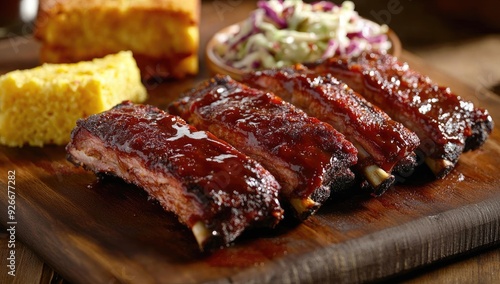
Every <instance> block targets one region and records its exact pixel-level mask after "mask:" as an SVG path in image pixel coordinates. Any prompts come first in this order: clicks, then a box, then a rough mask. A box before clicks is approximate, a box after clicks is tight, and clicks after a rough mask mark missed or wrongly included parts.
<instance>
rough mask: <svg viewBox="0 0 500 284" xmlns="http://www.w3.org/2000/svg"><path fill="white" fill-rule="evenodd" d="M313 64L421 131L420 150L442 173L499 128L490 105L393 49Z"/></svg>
mask: <svg viewBox="0 0 500 284" xmlns="http://www.w3.org/2000/svg"><path fill="white" fill-rule="evenodd" d="M307 66H308V67H309V68H310V69H312V70H314V71H315V72H318V73H319V74H331V75H332V76H335V77H336V78H338V79H340V80H342V81H344V82H345V83H347V84H348V85H349V86H350V87H351V88H353V89H354V90H356V91H357V92H359V93H361V94H362V95H363V96H364V97H365V98H366V99H367V100H368V101H370V102H372V103H373V104H375V105H377V106H378V107H380V108H381V109H382V110H384V111H385V112H386V113H387V114H389V115H390V116H391V117H392V118H393V119H395V120H397V121H399V122H401V123H403V124H404V125H405V126H406V127H408V128H409V129H411V130H413V131H414V132H415V133H417V135H418V137H419V138H420V147H419V153H421V154H422V156H423V158H424V160H425V163H426V164H427V165H428V166H429V168H430V169H431V170H432V171H433V172H434V174H435V175H436V177H437V178H442V177H444V176H446V175H447V174H448V173H449V172H450V171H451V170H452V169H453V168H454V167H455V164H456V163H457V161H458V159H459V157H460V155H461V154H462V153H463V152H465V151H469V150H474V149H477V148H478V147H480V146H481V145H482V144H483V143H484V142H485V140H486V139H487V137H488V136H489V134H490V133H491V131H492V129H493V120H492V118H491V116H490V115H489V114H488V111H487V110H484V109H481V108H476V107H474V105H473V103H472V102H469V101H465V100H463V99H462V98H460V97H459V96H456V95H455V94H453V93H452V92H451V90H450V89H449V88H447V87H443V86H439V85H437V84H436V83H434V82H432V81H431V79H430V78H428V77H426V76H424V75H422V74H420V73H418V72H416V71H414V70H412V69H410V67H409V66H408V64H407V63H402V62H399V61H398V60H397V58H396V57H394V56H391V55H389V54H381V53H377V52H363V53H362V54H361V55H360V56H357V57H351V58H349V57H343V56H338V57H332V58H329V59H326V60H323V61H320V62H316V63H312V64H307Z"/></svg>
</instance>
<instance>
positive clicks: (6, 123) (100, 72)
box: [0, 51, 147, 147]
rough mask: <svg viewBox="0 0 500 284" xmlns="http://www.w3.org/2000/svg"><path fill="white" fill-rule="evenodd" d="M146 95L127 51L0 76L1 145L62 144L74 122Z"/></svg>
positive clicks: (138, 99)
mask: <svg viewBox="0 0 500 284" xmlns="http://www.w3.org/2000/svg"><path fill="white" fill-rule="evenodd" d="M146 97H147V94H146V89H145V88H144V86H143V85H142V83H141V78H140V72H139V69H138V68H137V64H136V62H135V60H134V58H133V57H132V52H130V51H122V52H119V53H117V54H113V55H108V56H106V57H104V58H100V59H94V60H92V61H85V62H79V63H74V64H44V65H42V66H40V67H36V68H33V69H29V70H16V71H12V72H10V73H7V74H5V75H2V76H0V143H1V144H4V145H7V146H13V147H14V146H23V145H26V144H28V145H30V146H43V145H46V144H56V145H63V144H66V143H68V142H69V138H70V134H71V130H72V129H73V128H74V127H75V125H76V121H77V120H78V119H79V118H82V117H86V116H89V115H91V114H95V113H99V112H102V111H105V110H107V109H110V108H111V107H113V106H114V105H116V104H118V103H121V102H122V101H124V100H131V101H133V102H137V103H140V102H143V101H144V100H145V99H146Z"/></svg>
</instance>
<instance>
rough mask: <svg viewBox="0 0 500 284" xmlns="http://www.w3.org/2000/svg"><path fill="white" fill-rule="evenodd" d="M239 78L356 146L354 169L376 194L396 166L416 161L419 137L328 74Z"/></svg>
mask: <svg viewBox="0 0 500 284" xmlns="http://www.w3.org/2000/svg"><path fill="white" fill-rule="evenodd" d="M243 82H244V83H247V84H249V85H251V86H254V87H257V88H261V89H264V90H266V91H270V92H273V93H275V94H276V95H278V96H280V97H281V98H283V99H284V100H286V101H288V102H290V103H292V104H293V105H295V106H297V107H299V108H301V109H303V110H304V111H305V112H306V113H307V114H309V115H311V116H314V117H317V118H318V119H320V120H322V121H324V122H327V123H329V124H331V125H332V126H333V127H335V129H337V130H338V131H340V132H341V133H342V134H344V135H345V136H346V138H347V139H348V140H349V141H351V142H352V143H353V144H354V145H355V146H356V148H357V149H358V163H357V165H356V166H355V167H356V168H357V172H359V173H361V175H363V176H364V177H365V179H366V180H367V181H368V182H369V183H370V185H371V186H372V187H373V190H374V194H375V195H380V194H382V193H384V192H385V191H386V190H387V189H388V188H389V187H390V186H391V185H392V184H393V183H394V181H395V178H394V176H393V175H392V174H391V172H392V170H393V169H394V167H403V168H405V169H406V170H409V169H411V168H413V166H414V165H415V159H414V153H413V151H414V150H415V149H416V147H417V146H418V144H419V139H418V137H417V135H416V134H415V133H414V132H412V131H410V130H408V129H407V128H406V127H404V126H403V125H402V124H401V123H398V122H396V121H394V120H392V119H391V118H390V117H389V116H388V115H387V114H386V113H384V112H383V111H382V110H380V109H379V108H378V107H375V106H373V105H372V104H371V103H369V102H368V101H366V100H365V99H364V98H363V97H362V96H360V95H359V94H357V93H356V92H354V91H353V90H352V89H351V88H349V87H348V86H347V85H346V84H344V83H342V82H340V81H338V80H337V79H335V78H333V77H331V76H329V75H327V76H321V75H317V74H315V73H313V72H311V71H310V70H308V69H307V68H305V67H304V66H301V65H296V66H294V67H287V68H283V69H274V70H264V71H256V72H252V73H249V74H248V75H246V76H245V77H244V78H243Z"/></svg>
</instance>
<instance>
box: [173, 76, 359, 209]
mask: <svg viewBox="0 0 500 284" xmlns="http://www.w3.org/2000/svg"><path fill="white" fill-rule="evenodd" d="M169 111H170V112H172V113H176V114H179V115H180V116H181V117H183V118H184V119H186V120H187V121H189V122H190V123H192V124H193V125H195V126H196V127H198V128H200V129H205V130H209V131H210V132H212V133H214V134H215V135H216V136H218V137H219V138H221V139H223V140H225V141H227V142H229V143H230V144H232V145H233V146H235V147H236V148H237V149H239V150H240V151H242V152H244V153H246V154H247V155H249V156H250V157H252V158H254V159H256V160H257V161H259V162H260V163H262V165H263V166H264V167H265V168H267V169H268V170H269V171H270V172H271V173H272V174H273V175H274V176H275V177H276V179H277V180H278V182H280V184H281V187H282V191H281V193H282V196H283V197H284V199H286V200H287V201H288V202H289V203H290V204H291V205H292V207H293V208H294V210H295V213H296V214H297V216H298V217H299V218H306V217H307V216H309V215H310V214H312V213H314V212H315V211H316V210H317V209H318V208H319V206H320V204H321V203H322V202H323V201H324V200H325V199H326V198H327V197H328V196H329V195H330V187H332V188H333V190H337V189H339V188H340V187H342V186H344V185H346V183H347V182H349V181H351V180H352V179H353V174H352V172H351V171H350V169H349V167H350V166H352V165H354V164H355V163H356V160H357V158H356V154H357V151H356V149H355V148H354V146H353V145H352V144H351V143H350V142H349V141H347V140H345V138H344V136H343V135H342V134H340V133H339V132H338V131H336V130H335V129H334V128H333V127H332V126H330V125H329V124H326V123H323V122H321V121H319V120H318V119H316V118H312V117H309V116H307V114H306V113H304V112H303V111H301V110H299V109H297V108H295V107H294V106H293V105H291V104H289V103H287V102H285V101H283V100H282V99H280V98H279V97H277V96H275V95H273V94H272V93H266V92H263V91H260V90H257V89H252V88H250V87H248V86H246V85H243V84H241V83H238V82H236V81H234V80H232V79H231V78H230V77H228V76H226V77H224V76H215V77H214V78H212V79H211V80H209V81H207V82H204V83H202V84H200V85H199V86H198V87H197V88H195V89H194V90H192V91H190V92H188V93H186V94H185V97H184V98H181V99H179V100H178V101H176V102H174V103H173V104H172V105H171V106H170V107H169Z"/></svg>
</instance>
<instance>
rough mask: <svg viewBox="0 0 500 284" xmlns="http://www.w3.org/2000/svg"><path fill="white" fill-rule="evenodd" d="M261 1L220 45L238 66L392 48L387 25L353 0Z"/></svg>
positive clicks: (221, 53) (223, 55)
mask: <svg viewBox="0 0 500 284" xmlns="http://www.w3.org/2000/svg"><path fill="white" fill-rule="evenodd" d="M257 7H258V9H256V10H254V11H253V12H252V13H251V14H250V17H249V18H248V19H246V20H245V21H244V22H242V24H241V26H240V29H239V31H238V32H237V33H236V34H234V35H231V36H229V37H228V38H227V39H226V40H225V41H224V44H222V45H219V46H217V47H216V50H215V52H216V53H217V54H218V55H219V56H220V57H221V59H222V60H223V61H224V62H225V63H226V64H228V65H230V66H232V67H234V68H238V69H241V70H255V69H265V68H274V67H282V66H287V65H293V64H295V63H303V62H312V61H316V60H319V59H321V58H327V57H331V56H334V55H354V56H355V55H357V54H359V53H361V51H363V50H368V49H376V50H380V51H385V52H387V51H388V50H389V49H390V48H391V42H390V41H389V39H388V37H387V32H388V27H387V26H386V25H378V24H376V23H374V22H372V21H369V20H366V19H364V18H362V17H360V16H359V15H358V13H357V12H356V11H355V10H354V3H352V2H351V1H344V2H343V3H342V4H341V5H340V6H338V5H335V4H333V3H331V2H328V1H319V2H316V3H312V4H306V3H303V2H302V1H297V0H285V1H282V0H270V1H259V2H258V3H257Z"/></svg>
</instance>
